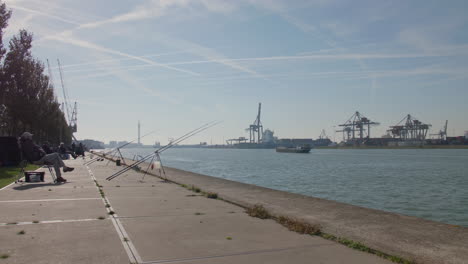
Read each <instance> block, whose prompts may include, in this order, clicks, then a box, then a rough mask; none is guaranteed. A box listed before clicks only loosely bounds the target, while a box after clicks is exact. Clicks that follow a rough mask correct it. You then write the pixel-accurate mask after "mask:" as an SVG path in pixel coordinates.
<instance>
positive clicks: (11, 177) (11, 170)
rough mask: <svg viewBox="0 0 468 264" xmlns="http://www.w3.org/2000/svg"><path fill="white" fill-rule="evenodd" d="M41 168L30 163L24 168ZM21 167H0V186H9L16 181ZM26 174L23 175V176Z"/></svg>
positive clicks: (27, 169)
mask: <svg viewBox="0 0 468 264" xmlns="http://www.w3.org/2000/svg"><path fill="white" fill-rule="evenodd" d="M37 168H39V166H37V165H33V164H28V166H26V168H25V169H24V170H26V171H29V170H35V169H37ZM20 171H21V168H20V167H0V188H3V187H5V186H7V185H8V184H10V183H12V182H14V181H15V180H16V177H17V176H18V174H19V173H20ZM22 176H24V175H21V177H22Z"/></svg>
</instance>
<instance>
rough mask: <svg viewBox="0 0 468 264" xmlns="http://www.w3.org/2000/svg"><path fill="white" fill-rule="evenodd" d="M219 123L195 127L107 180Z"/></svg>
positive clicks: (214, 122) (213, 122)
mask: <svg viewBox="0 0 468 264" xmlns="http://www.w3.org/2000/svg"><path fill="white" fill-rule="evenodd" d="M219 123H221V122H220V121H212V122H209V123H207V124H204V125H203V126H200V127H198V128H196V129H194V130H192V131H190V132H188V133H186V134H185V135H183V136H181V137H179V138H177V139H176V140H173V141H171V142H170V143H169V144H167V145H165V146H163V147H161V148H159V149H157V150H156V151H154V152H153V153H152V154H149V155H147V156H145V157H143V158H142V159H140V160H139V161H136V162H135V163H133V164H132V165H130V166H128V167H126V168H123V169H121V170H120V171H118V172H116V173H114V174H112V175H111V176H109V177H107V178H106V180H108V181H110V180H112V179H114V178H116V177H117V176H119V175H121V174H123V173H125V172H127V171H129V170H131V169H133V168H135V167H136V166H138V165H140V164H142V163H143V162H145V161H146V160H148V159H150V158H153V159H154V157H155V156H158V157H159V154H160V153H161V152H163V151H165V150H167V149H169V148H171V147H173V146H175V145H177V144H178V143H180V142H182V141H184V140H186V139H188V138H190V137H192V136H195V135H196V134H198V133H200V132H202V131H204V130H206V129H208V128H211V127H213V126H215V125H217V124H219ZM158 160H159V161H160V158H158ZM145 175H146V173H145Z"/></svg>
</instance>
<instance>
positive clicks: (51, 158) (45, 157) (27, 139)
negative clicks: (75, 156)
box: [20, 132, 74, 182]
mask: <svg viewBox="0 0 468 264" xmlns="http://www.w3.org/2000/svg"><path fill="white" fill-rule="evenodd" d="M32 136H33V135H32V134H31V133H29V132H24V133H23V134H22V135H21V137H20V145H21V151H22V153H23V156H24V157H25V158H26V159H27V160H28V161H29V162H31V163H34V164H38V165H43V164H48V165H49V164H50V165H53V166H54V169H55V174H56V175H57V182H66V181H67V180H66V179H64V178H62V174H61V173H60V167H63V172H68V171H73V170H74V168H71V167H67V166H66V165H65V164H64V163H63V161H62V159H61V158H60V155H59V154H58V153H51V154H46V153H45V151H44V150H43V149H42V148H41V147H39V146H38V145H36V144H34V142H33V140H32Z"/></svg>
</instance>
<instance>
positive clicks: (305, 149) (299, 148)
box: [276, 145, 311, 153]
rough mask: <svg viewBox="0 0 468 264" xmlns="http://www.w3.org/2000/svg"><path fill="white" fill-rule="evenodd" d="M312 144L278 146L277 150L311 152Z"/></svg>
mask: <svg viewBox="0 0 468 264" xmlns="http://www.w3.org/2000/svg"><path fill="white" fill-rule="evenodd" d="M310 149H311V148H310V145H302V146H296V147H276V152H286V153H309V152H310Z"/></svg>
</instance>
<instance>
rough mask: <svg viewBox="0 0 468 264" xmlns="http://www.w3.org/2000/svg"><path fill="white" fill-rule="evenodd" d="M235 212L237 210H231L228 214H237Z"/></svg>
mask: <svg viewBox="0 0 468 264" xmlns="http://www.w3.org/2000/svg"><path fill="white" fill-rule="evenodd" d="M235 213H236V212H234V211H230V212H228V214H235Z"/></svg>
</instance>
